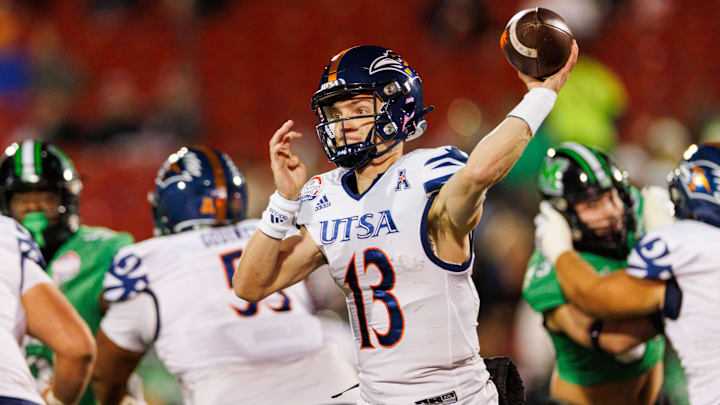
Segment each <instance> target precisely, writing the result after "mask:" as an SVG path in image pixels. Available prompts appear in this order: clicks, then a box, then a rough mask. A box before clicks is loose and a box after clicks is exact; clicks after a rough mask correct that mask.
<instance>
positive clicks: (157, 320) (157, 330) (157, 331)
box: [143, 288, 160, 342]
mask: <svg viewBox="0 0 720 405" xmlns="http://www.w3.org/2000/svg"><path fill="white" fill-rule="evenodd" d="M143 292H145V293H147V295H149V296H150V297H152V299H153V303H154V304H155V336H154V337H153V342H154V341H156V340H157V339H158V336H160V303H159V302H158V299H157V296H156V295H155V293H154V292H153V291H152V290H151V289H149V288H146V289H145V291H143Z"/></svg>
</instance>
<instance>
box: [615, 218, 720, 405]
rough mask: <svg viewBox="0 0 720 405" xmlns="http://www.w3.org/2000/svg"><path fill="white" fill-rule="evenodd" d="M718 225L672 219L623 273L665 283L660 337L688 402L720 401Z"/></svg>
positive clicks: (633, 255)
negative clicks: (676, 362)
mask: <svg viewBox="0 0 720 405" xmlns="http://www.w3.org/2000/svg"><path fill="white" fill-rule="evenodd" d="M719 243H720V229H718V228H716V227H714V226H712V225H708V224H705V223H703V222H699V221H692V220H684V221H677V222H675V223H673V224H671V225H666V226H663V227H660V228H656V229H654V230H652V231H650V232H648V233H647V234H646V235H645V236H643V238H642V239H640V241H639V242H638V244H637V246H636V247H635V249H634V250H633V251H632V252H631V253H630V257H629V258H628V267H627V272H628V274H630V275H632V276H635V277H639V278H647V279H654V280H663V281H665V283H666V292H665V305H664V308H663V315H664V318H665V335H666V336H667V337H668V339H670V342H671V343H672V345H673V346H674V347H675V349H676V350H677V352H678V356H679V357H680V361H681V363H682V365H683V368H684V369H685V375H686V376H687V380H688V392H689V394H690V403H692V404H694V405H695V404H708V405H710V404H712V405H717V404H720V384H718V382H720V249H719V247H720V244H719Z"/></svg>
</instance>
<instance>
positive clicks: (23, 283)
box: [20, 256, 25, 297]
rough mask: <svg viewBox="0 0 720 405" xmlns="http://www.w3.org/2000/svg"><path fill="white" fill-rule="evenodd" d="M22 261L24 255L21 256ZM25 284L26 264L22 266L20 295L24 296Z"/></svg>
mask: <svg viewBox="0 0 720 405" xmlns="http://www.w3.org/2000/svg"><path fill="white" fill-rule="evenodd" d="M20 261H21V262H22V256H21V257H20ZM24 285H25V266H20V296H21V297H22V295H23V294H22V292H23V286H24Z"/></svg>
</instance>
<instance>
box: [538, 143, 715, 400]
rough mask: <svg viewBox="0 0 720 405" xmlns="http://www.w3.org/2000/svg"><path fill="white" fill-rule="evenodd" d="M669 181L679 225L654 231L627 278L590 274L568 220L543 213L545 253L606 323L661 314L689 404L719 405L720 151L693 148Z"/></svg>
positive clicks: (572, 295) (570, 291)
mask: <svg viewBox="0 0 720 405" xmlns="http://www.w3.org/2000/svg"><path fill="white" fill-rule="evenodd" d="M684 158H685V159H684V160H683V161H682V162H681V163H680V165H679V166H678V168H677V169H676V170H675V171H674V172H673V173H672V174H671V177H670V185H669V186H670V197H671V199H672V202H673V206H674V212H675V216H676V217H677V218H678V219H679V220H678V221H676V222H673V223H670V224H668V225H664V226H661V227H658V228H655V229H653V230H651V231H649V232H648V233H647V234H646V235H645V236H643V237H642V238H641V239H640V241H639V242H638V244H637V246H636V247H635V249H634V250H633V251H632V252H631V253H630V256H629V257H628V267H627V269H626V271H618V272H616V273H612V274H611V275H609V276H607V277H601V276H598V275H596V274H595V273H594V272H592V271H591V270H590V268H589V265H587V264H586V263H585V262H584V261H583V260H582V259H581V258H580V256H579V255H577V253H576V252H575V251H573V250H572V242H571V237H570V231H569V229H568V227H567V223H566V222H565V220H564V218H563V217H562V216H561V215H560V214H559V213H558V212H557V211H554V210H552V209H551V208H550V207H548V206H543V207H541V215H542V216H543V217H544V219H545V221H544V224H543V226H541V227H539V229H538V236H539V237H540V238H541V242H542V249H543V253H544V254H545V253H547V254H546V257H548V258H551V257H552V260H553V262H555V263H556V267H555V270H556V271H557V275H558V281H559V282H560V284H561V286H562V288H563V292H564V293H565V295H566V296H567V297H568V299H570V300H571V301H573V302H574V303H575V304H577V305H578V306H580V307H581V308H582V309H583V310H584V311H585V312H587V313H589V314H591V315H594V316H597V317H602V318H617V317H627V316H633V315H635V316H639V315H644V314H649V313H652V312H654V311H657V310H658V309H661V310H662V313H663V315H664V319H665V335H666V336H667V337H668V339H669V340H670V342H671V343H672V345H673V346H674V347H675V349H676V350H677V352H678V355H679V357H680V361H681V363H682V366H683V368H684V369H685V374H686V377H687V380H688V393H689V396H690V403H691V404H693V405H716V404H719V403H720V385H719V384H718V381H720V367H718V365H720V345H719V344H718V342H720V295H719V294H718V291H720V250H719V249H718V241H720V144H702V145H700V146H699V147H698V146H696V145H693V146H691V147H690V149H688V151H686V152H685V155H684Z"/></svg>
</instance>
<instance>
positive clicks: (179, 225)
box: [148, 146, 247, 235]
mask: <svg viewBox="0 0 720 405" xmlns="http://www.w3.org/2000/svg"><path fill="white" fill-rule="evenodd" d="M148 201H149V202H150V205H151V207H152V210H153V221H154V222H155V235H167V234H171V233H178V232H183V231H186V230H190V229H198V228H203V227H209V226H220V225H227V224H231V223H234V222H237V221H240V220H242V219H245V214H246V212H247V185H246V182H245V177H243V175H242V173H240V170H238V168H237V166H236V165H235V163H234V162H233V161H232V159H230V157H229V156H228V155H226V154H224V153H222V152H220V151H218V150H215V149H213V148H210V147H207V146H194V147H189V148H186V147H183V148H181V149H180V150H179V151H177V152H176V153H173V154H172V155H170V157H168V158H167V160H165V162H164V163H163V165H162V167H161V168H160V170H159V171H158V174H157V177H156V178H155V190H154V191H153V192H150V193H149V194H148Z"/></svg>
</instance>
